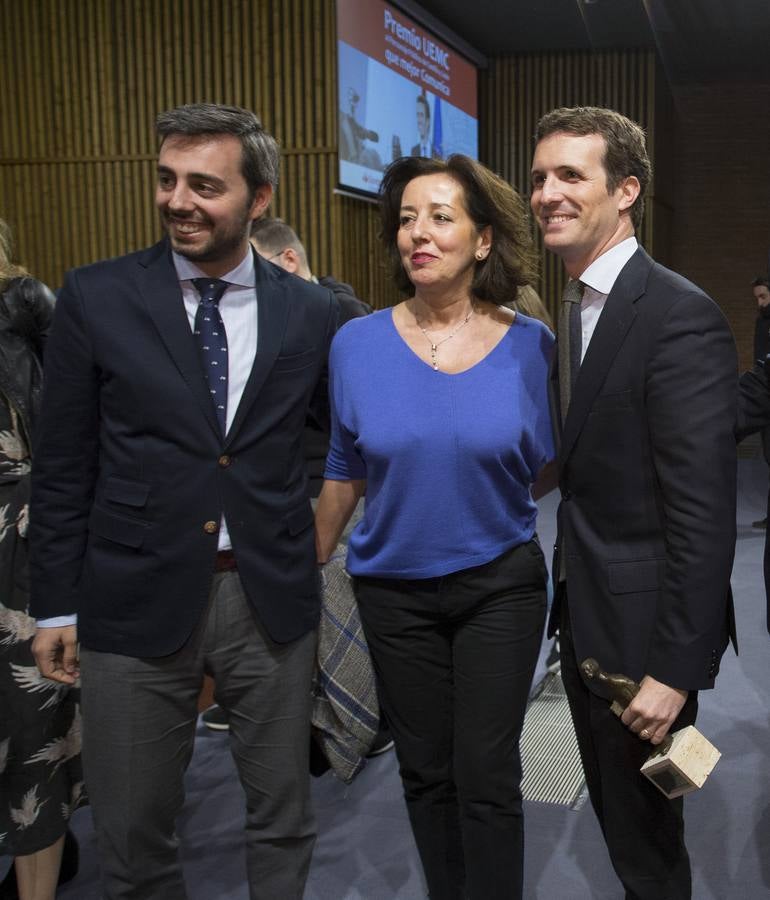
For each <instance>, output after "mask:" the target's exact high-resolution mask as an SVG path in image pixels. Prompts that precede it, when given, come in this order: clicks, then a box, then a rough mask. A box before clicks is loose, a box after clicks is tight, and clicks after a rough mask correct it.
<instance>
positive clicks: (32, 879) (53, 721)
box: [0, 219, 86, 900]
mask: <svg viewBox="0 0 770 900" xmlns="http://www.w3.org/2000/svg"><path fill="white" fill-rule="evenodd" d="M11 259H12V257H11V233H10V229H9V227H8V225H7V224H6V223H5V222H4V221H3V220H2V219H0V855H2V856H12V857H14V859H15V863H14V866H13V867H12V868H11V869H10V871H9V873H8V875H7V876H6V878H5V879H4V880H3V882H2V884H0V898H2V900H12V898H16V897H20V898H21V900H53V897H54V895H55V893H56V886H57V884H62V883H64V882H65V881H69V880H70V879H71V878H73V877H74V876H75V873H76V872H77V868H78V846H77V842H76V840H75V837H74V835H73V834H72V833H71V832H70V831H69V830H68V829H67V823H68V821H69V818H70V816H71V815H72V812H73V811H74V810H75V809H77V808H78V807H79V806H82V805H83V804H84V803H85V802H86V794H85V791H84V789H83V774H82V767H81V761H80V709H79V703H78V700H79V689H78V687H77V686H73V687H64V686H62V687H58V686H56V685H54V684H49V683H47V682H45V681H43V679H42V678H41V677H40V674H39V672H38V671H37V668H36V667H35V660H34V657H33V655H32V637H33V634H34V630H35V622H34V619H32V618H31V616H30V614H29V563H28V547H27V526H28V515H29V485H30V470H31V465H32V456H33V449H34V443H35V432H36V429H37V423H38V414H39V412H40V391H41V387H42V357H43V350H44V346H45V340H46V337H47V335H48V330H49V328H50V325H51V319H52V316H53V306H54V298H53V294H52V293H51V291H49V289H48V288H47V287H46V286H45V285H44V284H42V283H41V282H40V281H38V280H37V279H35V278H32V277H31V276H30V275H28V274H27V272H26V270H25V269H23V268H22V267H21V266H18V265H15V264H14V263H13V262H12V261H11Z"/></svg>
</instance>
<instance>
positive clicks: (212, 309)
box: [192, 278, 227, 435]
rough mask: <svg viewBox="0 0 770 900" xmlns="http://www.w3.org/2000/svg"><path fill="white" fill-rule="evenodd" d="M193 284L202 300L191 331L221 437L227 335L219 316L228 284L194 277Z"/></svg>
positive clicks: (224, 428)
mask: <svg viewBox="0 0 770 900" xmlns="http://www.w3.org/2000/svg"><path fill="white" fill-rule="evenodd" d="M192 283H193V286H194V287H195V290H196V291H197V292H198V293H199V294H200V298H201V300H200V303H199V304H198V309H197V311H196V313H195V327H194V329H193V332H194V334H195V340H196V341H197V343H198V349H199V350H200V354H201V362H202V363H203V371H204V373H205V375H206V381H208V385H209V391H210V392H211V399H212V400H213V401H214V407H215V409H216V411H217V419H218V420H219V428H220V430H221V431H222V434H223V435H224V434H225V431H226V429H227V334H226V333H225V326H224V323H223V322H222V316H221V315H220V313H219V301H220V300H221V299H222V294H224V292H225V291H226V290H227V282H226V281H221V280H220V279H219V278H193V280H192Z"/></svg>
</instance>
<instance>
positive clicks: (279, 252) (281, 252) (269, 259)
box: [267, 247, 286, 262]
mask: <svg viewBox="0 0 770 900" xmlns="http://www.w3.org/2000/svg"><path fill="white" fill-rule="evenodd" d="M285 252H286V247H284V248H283V250H279V251H278V252H277V253H274V254H273V255H272V256H268V257H267V261H268V262H271V261H272V260H274V259H275V258H276V256H281V255H282V254H283V253H285Z"/></svg>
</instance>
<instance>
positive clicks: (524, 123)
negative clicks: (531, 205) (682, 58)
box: [479, 50, 670, 315]
mask: <svg viewBox="0 0 770 900" xmlns="http://www.w3.org/2000/svg"><path fill="white" fill-rule="evenodd" d="M656 80H657V81H658V84H657V86H658V95H659V96H660V90H661V84H660V82H659V74H658V72H657V70H656V63H655V56H654V54H653V53H652V52H651V51H644V50H628V51H618V52H609V51H607V52H601V53H585V52H571V53H565V52H562V53H543V54H532V55H522V56H517V57H511V58H506V59H499V60H496V61H495V62H493V63H492V64H491V65H490V68H489V69H488V70H487V71H486V72H483V73H482V76H481V88H480V106H479V110H480V114H479V119H480V131H479V145H480V154H479V155H480V157H481V159H482V160H483V162H485V163H486V164H487V165H488V166H489V167H490V168H492V169H494V170H495V171H496V172H498V173H499V174H500V175H502V176H503V177H504V178H505V179H507V180H508V181H510V182H511V184H513V186H514V187H515V188H516V189H517V190H518V191H519V192H520V193H521V194H522V195H524V196H526V197H527V198H528V196H529V181H530V178H529V171H530V164H531V161H532V151H533V146H534V141H533V136H534V133H535V127H536V125H537V121H538V119H539V118H540V116H542V115H543V114H544V113H546V112H548V111H549V110H551V109H553V108H554V107H557V106H608V107H611V108H613V109H616V110H618V111H619V112H622V113H623V114H624V115H627V116H629V117H630V118H632V119H634V121H636V122H639V124H640V125H641V126H642V127H643V128H644V129H645V130H646V132H647V138H648V146H649V151H650V156H651V158H652V160H653V164H654V162H655V159H654V155H655V151H656V150H657V151H658V152H660V149H659V148H660V146H661V141H659V140H657V139H656V137H657V136H656V133H655V110H656ZM668 140H669V143H668V146H669V149H670V136H668ZM663 146H666V141H664V142H663ZM655 205H656V204H655V191H654V185H653V186H652V187H651V189H650V191H649V193H648V195H647V205H646V214H645V219H644V223H643V225H642V234H641V239H642V242H643V243H644V245H645V247H646V248H647V249H648V250H650V251H652V250H653V231H652V223H653V220H654V217H655ZM541 253H542V268H541V282H540V286H539V289H540V293H541V296H542V297H543V300H544V301H545V303H546V306H547V307H548V308H549V310H550V312H551V314H552V315H555V313H556V310H557V307H558V302H559V299H560V297H561V292H562V286H563V282H564V274H563V270H562V266H561V263H560V262H559V260H558V259H557V258H556V257H554V256H552V255H551V254H547V253H545V252H542V245H541Z"/></svg>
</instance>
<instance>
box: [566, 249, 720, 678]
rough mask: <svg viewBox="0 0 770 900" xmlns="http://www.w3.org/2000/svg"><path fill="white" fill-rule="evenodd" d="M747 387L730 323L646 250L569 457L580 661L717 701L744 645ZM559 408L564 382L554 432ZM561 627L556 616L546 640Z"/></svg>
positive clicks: (590, 369) (585, 382)
mask: <svg viewBox="0 0 770 900" xmlns="http://www.w3.org/2000/svg"><path fill="white" fill-rule="evenodd" d="M736 374H737V358H736V352H735V345H734V341H733V338H732V335H731V332H730V329H729V327H728V325H727V323H726V321H725V319H724V317H723V315H722V313H721V312H720V310H719V308H718V307H717V306H716V305H715V304H714V303H713V302H712V301H711V300H710V299H709V298H708V297H707V296H706V295H705V294H704V293H703V292H702V291H701V290H700V289H699V288H697V287H696V286H695V285H693V284H691V283H690V282H689V281H687V280H686V279H684V278H682V277H680V276H679V275H676V274H675V273H673V272H670V271H669V270H667V269H664V268H663V267H662V266H660V265H658V264H657V263H655V262H653V260H652V259H650V257H649V256H648V255H647V254H646V253H645V252H644V251H643V250H641V249H639V250H638V251H637V252H636V253H635V254H634V256H633V257H632V258H631V259H630V260H629V262H628V263H627V264H626V266H625V267H624V268H623V270H622V272H621V273H620V276H619V278H618V280H617V281H616V283H615V286H614V287H613V289H612V291H611V293H610V295H609V296H608V298H607V302H606V305H605V307H604V309H603V311H602V314H601V316H600V318H599V321H598V323H597V326H596V330H595V332H594V334H593V337H592V339H591V343H590V344H589V347H588V351H587V353H586V356H585V359H584V361H583V364H582V366H581V368H580V373H579V375H578V379H577V382H576V385H575V390H574V393H573V397H572V401H571V403H570V408H569V412H568V414H567V419H566V421H565V423H564V429H563V434H562V435H561V442H560V449H559V454H558V463H559V470H560V489H561V495H562V502H561V504H560V507H559V535H560V537H559V540H557V546H562V544H561V541H562V540H563V546H564V547H565V552H566V554H567V560H566V563H567V596H568V599H569V612H570V619H571V623H572V630H573V634H574V643H575V650H576V654H577V658H578V660H579V661H582V660H583V659H585V658H586V657H589V656H592V657H594V658H596V659H597V660H598V662H599V664H600V665H601V666H602V667H603V668H604V669H605V670H607V671H610V672H621V673H623V674H625V675H629V676H630V677H631V678H633V679H634V680H639V679H640V678H642V677H643V676H644V675H645V674H648V675H651V676H653V677H654V678H656V679H658V680H659V681H661V682H663V683H665V684H667V685H670V686H672V687H676V688H680V689H688V690H695V689H700V688H709V687H712V686H713V684H714V679H715V677H716V674H717V672H718V670H719V662H720V659H721V656H722V653H723V652H724V649H725V647H726V645H727V640H728V635H730V636H732V637H733V638H734V624H733V612H732V598H731V595H730V571H731V568H732V561H733V553H734V548H735V497H736V452H735V440H734V436H733V429H734V422H735V403H736V385H737V379H736ZM558 397H559V391H558V383H557V373H556V372H554V373H553V377H552V381H551V402H552V409H553V411H554V419H555V421H557V422H558V420H559V416H558V408H559V406H558ZM558 566H559V563H558V559H556V560H555V561H554V569H553V571H554V573H556V572H558V571H559V568H558ZM557 593H559V592H557ZM558 616H559V611H558V604H555V608H554V610H553V612H552V616H551V621H550V626H549V631H550V633H553V632H554V630H555V628H556V626H557V625H558V621H559V619H558Z"/></svg>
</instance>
